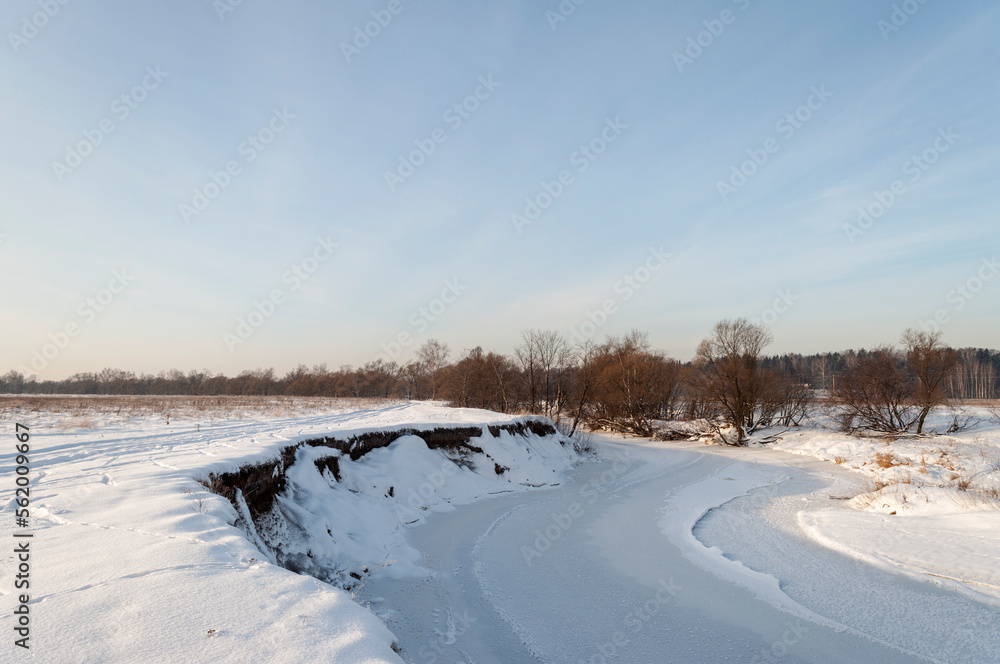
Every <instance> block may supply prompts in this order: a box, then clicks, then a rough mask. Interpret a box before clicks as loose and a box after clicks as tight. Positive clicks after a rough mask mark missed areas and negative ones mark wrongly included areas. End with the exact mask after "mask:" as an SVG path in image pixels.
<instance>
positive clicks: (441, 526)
mask: <svg viewBox="0 0 1000 664" xmlns="http://www.w3.org/2000/svg"><path fill="white" fill-rule="evenodd" d="M357 407H358V405H357V404H353V405H352V406H351V407H345V408H344V409H342V410H338V409H337V408H336V407H331V406H330V405H329V403H327V404H326V405H325V406H323V405H322V404H319V403H316V404H313V405H312V406H310V407H309V408H303V409H296V408H295V407H294V405H292V406H290V405H289V404H276V408H280V409H281V410H282V411H283V412H282V413H280V414H279V413H274V412H269V413H265V414H261V413H257V414H254V413H233V414H230V415H229V416H226V417H217V416H215V415H213V414H209V413H198V412H193V411H187V412H174V413H171V414H170V419H169V423H168V421H167V418H166V417H164V416H163V415H162V414H154V415H149V416H143V417H142V418H137V417H135V416H134V415H131V414H125V415H121V416H118V415H116V414H115V413H114V412H112V410H113V408H103V409H98V410H96V411H95V412H93V413H90V414H87V413H83V414H81V413H73V414H62V415H61V414H57V413H52V412H49V413H45V412H39V413H25V412H18V413H14V414H13V417H14V419H18V418H20V419H18V421H20V422H21V423H23V424H27V425H28V426H31V427H32V440H31V443H32V446H33V449H32V453H31V455H30V457H31V467H32V474H31V477H32V507H31V521H32V523H31V529H30V530H31V532H33V533H34V538H33V540H32V547H33V549H32V564H33V567H32V575H33V576H32V579H31V581H32V585H31V589H30V592H31V595H32V603H31V605H30V606H31V611H32V613H31V616H32V623H31V624H32V641H31V645H32V653H33V654H37V655H38V656H39V657H41V658H42V660H43V661H53V662H64V661H65V662H70V661H87V662H97V663H102V662H134V661H145V662H151V663H155V662H174V661H213V662H216V661H217V662H278V663H281V662H312V661H333V662H399V661H401V660H404V661H422V662H431V661H437V662H446V661H447V662H455V661H460V662H471V661H475V662H477V663H478V664H489V663H490V662H495V663H501V662H522V661H533V660H535V661H546V662H573V663H574V664H578V663H579V662H595V663H596V662H605V661H634V662H668V661H676V662H685V663H688V662H718V661H741V662H746V661H824V662H826V661H838V662H856V661H879V662H906V661H914V659H925V660H930V661H948V662H979V661H998V660H1000V635H998V634H997V633H996V631H995V630H994V629H992V628H991V626H993V625H995V624H996V621H997V619H998V618H1000V608H998V607H1000V593H998V590H1000V588H998V587H1000V566H998V555H997V551H1000V546H998V545H1000V510H996V509H995V508H994V504H993V503H992V502H991V501H990V499H989V494H988V490H989V489H990V487H991V486H994V483H995V482H996V480H997V468H996V459H998V458H1000V455H998V454H997V451H998V450H1000V431H998V429H1000V427H997V426H995V425H994V424H992V423H989V422H986V421H984V422H983V423H981V424H980V425H978V426H977V427H976V428H973V429H971V430H969V431H967V432H961V433H958V434H955V435H949V436H938V437H927V438H916V439H900V440H896V441H892V442H890V443H889V444H888V445H886V442H885V441H882V440H875V439H863V438H857V437H852V436H847V435H845V434H842V433H839V432H835V431H832V430H831V429H829V428H825V427H822V426H817V425H815V424H813V425H810V426H807V427H803V428H800V429H793V430H791V431H789V432H785V433H782V434H781V438H782V440H781V441H780V442H778V443H777V444H776V445H773V446H771V445H769V446H767V447H754V448H749V449H733V448H729V447H723V446H713V445H704V444H700V443H694V442H652V441H648V440H637V439H624V438H622V437H621V436H599V437H597V439H596V440H595V443H594V446H595V449H596V452H597V454H596V455H595V457H594V458H592V459H590V460H589V461H590V462H588V463H580V461H581V459H580V457H579V455H578V454H577V453H576V452H575V451H574V450H573V449H572V446H570V445H563V444H561V443H560V439H559V438H558V437H556V436H548V437H537V436H534V435H531V434H528V435H524V436H520V435H518V436H515V435H511V434H510V433H509V432H507V431H501V432H500V433H499V435H498V436H496V437H494V436H493V434H492V433H490V432H489V430H488V429H487V428H486V427H487V426H488V425H501V424H506V423H510V422H511V421H512V420H511V418H510V417H509V416H507V415H501V414H497V413H490V412H486V411H478V410H470V409H449V408H445V407H442V406H440V405H435V404H415V403H410V404H398V403H397V404H390V403H386V404H378V405H370V406H368V407H366V408H365V409H362V410H358V409H357ZM946 417H947V416H946V415H945V416H942V417H941V418H940V419H939V420H938V421H937V422H936V424H937V425H941V424H942V423H945V422H946ZM11 421H13V420H11ZM84 423H86V426H87V427H88V428H80V427H81V426H82V425H83V424H84ZM469 426H475V427H479V428H482V435H479V436H474V437H473V438H472V439H471V440H470V441H469V443H468V445H469V446H470V447H478V448H481V449H482V452H481V453H479V452H471V451H470V452H467V453H464V454H462V453H460V452H459V451H457V450H455V449H449V448H444V447H436V448H434V449H431V448H429V447H428V445H427V442H426V441H425V440H424V439H422V438H421V437H419V436H417V435H412V434H404V435H401V437H399V438H397V439H395V440H394V441H393V442H392V444H390V445H389V446H387V447H382V448H378V449H374V450H372V451H370V452H369V453H367V454H365V455H364V456H362V457H360V458H359V459H357V460H356V461H352V460H350V457H349V456H348V455H346V454H341V453H340V452H338V451H337V450H336V449H333V448H330V447H322V446H317V447H312V446H309V445H303V446H301V447H298V448H297V449H296V450H295V452H294V454H295V462H294V463H292V464H290V465H288V466H287V467H284V466H281V467H280V468H279V469H278V470H276V472H284V473H285V479H286V481H287V490H286V491H285V493H284V494H282V496H281V497H280V498H279V499H278V500H277V501H276V503H275V507H274V508H273V510H272V512H271V513H270V515H269V517H268V519H270V520H268V519H263V520H262V519H260V518H258V519H256V521H257V522H258V524H264V526H265V527H264V528H262V529H261V531H260V532H257V528H256V527H254V528H250V527H248V526H247V524H249V523H252V522H253V519H251V518H250V517H249V516H248V514H246V513H245V510H246V509H247V508H246V504H245V503H242V504H240V502H239V501H237V505H238V506H237V507H234V506H233V504H231V503H230V502H229V501H228V500H227V499H225V498H222V497H221V496H218V495H216V494H213V493H211V492H209V491H208V490H207V489H206V488H205V486H204V485H203V484H202V483H201V482H200V480H205V479H206V478H208V477H209V476H210V475H212V474H214V475H218V474H220V473H225V472H231V471H234V470H236V469H238V468H240V467H242V466H245V465H246V464H263V463H268V462H273V461H274V460H275V459H279V458H281V453H282V451H283V450H285V449H286V448H288V447H289V446H291V445H294V444H296V443H298V442H300V441H304V440H307V439H315V438H322V437H323V436H328V435H329V436H336V437H337V438H338V439H340V440H346V439H348V438H350V437H351V436H354V435H358V434H361V433H364V432H368V431H376V430H377V431H388V430H391V431H396V432H402V431H404V430H407V431H424V430H429V429H433V428H436V427H469ZM91 427H92V428H91ZM769 433H776V432H769ZM942 452H943V453H944V454H942ZM886 453H890V454H891V459H889V458H888V457H885V456H884V455H885V454H886ZM876 454H880V455H883V456H882V457H881V458H882V459H883V460H887V461H888V462H884V463H883V464H882V465H881V466H880V465H879V463H878V462H877V457H876ZM331 456H338V461H339V464H338V469H339V473H340V480H339V481H335V480H334V479H333V478H332V477H331V476H330V471H329V470H321V468H320V467H319V466H317V464H316V463H314V462H315V461H318V460H324V459H327V458H329V457H331ZM456 462H457V463H456ZM2 464H3V465H0V477H7V478H10V477H13V475H12V465H11V457H10V456H6V457H4V458H3V459H2ZM883 466H884V467H883ZM498 470H502V472H501V473H498V472H497V471H498ZM921 470H926V472H921ZM956 473H957V474H958V475H959V477H960V479H959V480H955V479H952V475H953V474H956ZM904 480H908V482H904ZM964 480H968V484H967V485H965V486H964V490H963V487H962V486H961V484H962V482H963V481H964ZM876 482H878V483H880V484H883V485H884V486H881V487H880V488H876V487H877V486H878V485H876ZM12 484H13V483H12V482H11V483H7V484H6V485H4V486H0V502H2V504H3V505H5V506H7V507H10V508H13V507H14V496H13V491H12V489H13V486H12ZM893 512H895V514H893ZM4 521H5V522H4V524H3V528H4V530H3V532H0V536H2V537H7V538H8V539H7V541H8V542H9V541H12V538H11V537H10V536H11V526H12V523H11V520H10V519H5V520H4ZM279 535H280V537H281V542H282V546H283V547H284V548H283V549H282V551H281V553H282V555H286V557H287V554H297V555H298V556H299V557H298V558H295V559H297V560H299V561H300V564H301V566H302V568H304V569H309V570H310V571H313V572H316V573H317V574H318V573H319V570H320V569H324V570H326V571H327V573H328V575H329V576H330V577H331V578H333V579H335V580H336V581H338V582H342V583H347V584H351V583H354V582H355V581H357V583H355V585H354V588H353V589H351V590H344V589H341V588H340V587H337V586H336V585H335V584H330V583H325V582H323V581H321V580H319V579H318V578H315V577H314V576H310V575H308V574H296V573H294V572H293V571H290V570H289V569H286V568H284V567H282V566H280V565H277V564H274V563H275V561H276V554H275V551H273V550H272V549H270V548H269V547H268V546H267V544H266V543H265V542H267V541H272V543H273V540H274V538H275V537H276V536H279ZM290 559H291V558H290ZM380 564H384V566H380ZM366 568H367V569H368V570H369V572H365V571H364V570H365V569H366ZM14 570H15V560H14V557H13V556H11V555H10V554H8V555H7V556H4V557H2V558H0V576H2V579H0V594H2V595H3V597H2V601H3V602H4V603H5V604H6V605H11V604H12V603H13V600H14V598H13V597H12V594H13V590H12V589H13V583H12V576H13V574H14ZM331 570H332V571H333V572H332V573H330V572H331ZM351 572H354V573H355V574H357V576H361V577H362V581H363V583H362V582H361V581H358V580H357V579H356V578H354V577H352V576H351ZM359 572H360V573H359ZM901 575H902V576H901ZM352 579H353V580H352ZM12 625H13V617H12V616H11V615H10V613H6V614H3V615H2V617H0V629H4V630H7V631H8V633H10V630H11V627H12ZM397 642H398V644H399V646H397V647H401V649H402V656H400V655H399V654H397V653H396V652H394V650H393V645H394V644H395V643H397Z"/></svg>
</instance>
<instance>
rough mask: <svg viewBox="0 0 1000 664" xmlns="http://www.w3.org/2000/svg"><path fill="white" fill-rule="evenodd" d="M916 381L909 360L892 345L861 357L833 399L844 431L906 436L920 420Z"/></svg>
mask: <svg viewBox="0 0 1000 664" xmlns="http://www.w3.org/2000/svg"><path fill="white" fill-rule="evenodd" d="M913 395H914V380H913V378H912V376H910V374H909V373H908V372H907V371H906V360H905V358H904V357H903V356H902V354H901V353H899V352H898V351H897V350H895V349H894V348H892V347H891V346H881V347H879V348H876V349H875V350H873V351H871V352H869V353H864V354H858V355H857V356H856V357H855V358H854V359H853V361H852V362H850V363H849V364H848V367H847V370H846V371H845V372H844V375H843V376H841V378H840V380H839V381H837V389H836V391H835V393H834V397H835V399H836V400H837V402H838V403H839V404H840V407H841V409H842V410H841V418H842V425H843V428H844V429H846V430H849V431H857V430H860V429H867V430H871V431H880V432H885V433H903V432H905V431H908V430H909V429H910V427H912V426H913V424H914V423H915V422H916V421H917V419H918V418H919V417H920V409H919V408H916V407H915V406H914V405H913Z"/></svg>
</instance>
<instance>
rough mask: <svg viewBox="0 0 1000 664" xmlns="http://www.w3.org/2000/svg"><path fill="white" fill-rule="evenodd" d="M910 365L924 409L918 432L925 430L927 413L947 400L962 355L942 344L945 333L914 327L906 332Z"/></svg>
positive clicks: (916, 396)
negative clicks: (948, 386) (950, 380)
mask: <svg viewBox="0 0 1000 664" xmlns="http://www.w3.org/2000/svg"><path fill="white" fill-rule="evenodd" d="M902 343H903V347H904V348H905V349H906V364H907V366H908V367H909V369H910V372H911V373H912V374H913V376H914V377H915V378H916V380H917V385H916V390H915V391H914V394H913V399H914V403H915V404H916V405H917V407H918V408H920V416H919V417H918V418H917V433H918V434H919V433H923V431H924V422H925V421H926V419H927V415H928V414H929V413H930V412H931V409H933V408H934V407H935V406H939V405H941V404H942V403H944V401H945V398H946V394H945V389H944V386H945V381H946V380H947V379H948V377H949V375H951V373H952V371H954V369H955V366H956V365H957V364H958V354H957V353H956V352H955V351H954V350H953V349H951V348H948V347H947V346H945V345H944V344H942V343H941V332H940V331H938V332H934V333H928V332H919V331H917V330H914V329H912V328H911V329H909V330H906V331H905V332H904V333H903V339H902Z"/></svg>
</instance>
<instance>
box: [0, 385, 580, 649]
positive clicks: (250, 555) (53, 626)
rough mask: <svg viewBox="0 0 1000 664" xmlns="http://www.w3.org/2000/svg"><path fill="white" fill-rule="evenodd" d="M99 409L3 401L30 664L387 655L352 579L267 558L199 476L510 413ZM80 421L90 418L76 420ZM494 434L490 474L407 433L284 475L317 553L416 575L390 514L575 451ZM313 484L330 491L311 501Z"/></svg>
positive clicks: (439, 506)
mask: <svg viewBox="0 0 1000 664" xmlns="http://www.w3.org/2000/svg"><path fill="white" fill-rule="evenodd" d="M283 407H284V406H283ZM96 410H97V412H90V413H66V412H56V413H52V412H35V413H30V412H20V413H9V414H8V416H10V417H11V419H9V420H7V421H6V422H5V427H4V428H5V435H7V437H8V438H9V441H8V442H9V443H10V444H9V445H7V446H6V447H7V448H8V450H11V451H13V445H14V443H15V440H14V435H15V434H14V425H15V422H19V423H21V424H23V425H26V426H28V427H30V432H31V439H30V441H29V442H30V445H31V451H30V453H29V454H28V457H29V460H30V468H31V473H30V478H31V495H30V499H31V505H30V508H29V509H30V528H29V529H28V531H24V530H21V529H18V530H19V531H20V532H32V533H33V535H34V537H33V538H32V540H31V544H30V547H31V549H30V550H31V560H30V563H31V577H30V588H29V589H28V590H27V591H26V592H28V593H29V594H30V598H31V601H30V604H29V607H30V629H31V632H30V634H31V636H30V641H29V642H28V643H29V645H30V650H31V652H32V653H36V654H38V655H39V656H40V657H41V658H42V660H41V661H48V662H138V661H143V662H182V661H183V662H191V661H194V662H295V663H296V664H298V663H302V662H320V661H323V662H326V661H340V662H386V661H393V662H398V661H399V659H398V657H397V656H396V655H395V654H394V653H393V651H392V649H391V647H390V646H391V644H392V643H393V640H394V638H393V636H392V634H391V633H390V632H389V631H388V630H387V629H386V627H385V626H384V625H383V624H382V622H381V621H379V620H378V618H376V617H375V616H374V615H373V614H372V613H370V612H369V611H368V610H367V609H365V608H363V607H362V606H360V605H359V604H358V603H356V602H354V601H353V600H352V597H351V595H350V594H348V593H347V592H345V591H343V590H340V589H337V588H335V587H332V586H330V585H328V584H326V583H322V582H320V581H317V580H316V579H314V578H312V577H310V576H307V575H298V574H294V573H292V572H289V571H288V570H286V569H283V568H281V567H279V566H276V565H273V564H270V563H269V562H268V552H267V551H261V550H260V548H259V547H255V546H254V545H253V544H251V542H250V541H248V539H247V537H246V536H245V533H244V532H243V531H241V530H240V529H239V528H237V527H235V526H234V524H235V523H236V522H237V520H238V515H237V513H236V510H235V509H234V507H233V506H232V505H231V504H230V503H229V501H227V500H225V499H224V498H222V497H220V496H218V495H215V494H213V493H211V492H209V491H208V490H207V489H206V487H205V486H204V485H203V484H202V483H200V482H199V480H204V479H205V478H207V477H208V476H209V475H210V474H212V473H221V472H225V471H231V470H235V469H236V468H238V467H240V466H242V465H244V464H247V463H255V462H260V461H265V460H269V459H273V458H274V457H275V456H276V455H277V454H278V452H279V450H280V449H282V448H283V447H285V446H287V445H288V444H290V443H292V442H295V441H297V440H301V439H305V438H309V437H315V436H320V435H324V434H331V433H333V434H337V435H340V436H345V437H346V436H349V435H351V434H353V433H357V432H359V431H363V430H367V429H378V430H385V429H394V428H396V429H398V428H402V427H404V426H405V427H418V428H419V427H424V426H426V427H435V426H445V427H454V426H460V425H464V424H476V425H488V424H495V423H504V422H507V421H509V420H510V419H511V418H509V417H507V416H503V415H498V414H495V413H488V412H484V411H470V410H461V409H449V408H443V407H436V406H426V405H405V404H404V405H390V406H382V407H374V408H372V409H369V410H356V404H350V403H348V404H346V412H341V413H336V412H335V411H336V410H337V409H336V406H335V405H334V406H332V407H331V406H330V405H329V402H327V406H326V407H325V408H324V409H323V410H325V412H324V414H321V415H316V414H306V415H299V416H298V417H285V418H282V417H277V418H275V417H266V415H267V414H268V413H265V416H264V417H262V416H261V413H260V412H259V410H252V411H250V412H248V413H247V415H249V416H251V417H254V418H255V419H258V420H259V421H257V422H253V421H251V422H234V421H232V420H230V419H227V417H226V416H220V415H219V414H218V413H213V412H208V413H205V412H201V413H199V412H189V411H185V412H184V413H180V412H178V413H175V414H174V416H173V418H172V419H170V420H169V423H168V420H167V419H166V418H164V417H162V416H156V417H150V418H147V417H142V418H137V416H135V415H134V414H131V413H129V414H123V415H120V416H118V417H117V419H116V417H115V415H114V414H112V413H108V412H101V411H100V409H96ZM308 410H309V411H315V410H316V409H312V408H310V409H308ZM67 418H73V419H67ZM80 418H85V419H86V421H87V422H86V426H87V427H88V428H86V429H79V428H75V427H74V426H73V425H74V423H77V422H79V421H80ZM487 436H488V434H487ZM504 436H507V434H502V436H501V439H493V438H492V437H489V438H490V440H488V441H484V442H483V443H482V445H483V447H484V448H487V449H488V451H490V452H492V453H493V454H494V455H495V458H496V459H497V460H498V461H497V462H498V463H501V464H504V465H508V466H511V467H513V470H511V471H510V472H509V473H505V474H504V476H500V475H498V474H497V473H496V472H495V470H494V468H493V466H492V465H491V466H490V467H489V468H488V469H487V470H488V475H492V476H493V477H492V479H489V478H488V476H487V475H486V474H485V473H484V474H483V475H478V474H476V473H473V472H471V471H469V470H466V469H462V468H458V467H456V466H455V464H453V463H451V462H450V461H449V460H448V459H447V457H446V456H445V454H444V453H442V452H441V451H438V450H429V449H428V448H427V446H426V445H423V444H422V442H421V441H420V440H419V439H416V438H414V437H404V438H401V439H399V440H397V441H396V442H395V443H394V445H393V446H392V447H391V448H386V449H380V450H375V451H373V452H372V453H370V454H369V455H367V456H366V457H363V461H364V462H363V463H356V464H355V463H351V462H345V463H342V464H341V468H342V469H343V473H344V477H343V478H342V482H341V483H340V484H338V485H337V487H336V488H335V490H331V489H330V487H329V485H327V484H325V483H322V478H321V476H320V474H319V473H318V471H317V470H316V467H315V465H313V464H309V463H305V461H308V460H309V459H303V463H301V464H300V465H297V466H295V467H293V470H295V471H296V472H297V473H298V476H297V477H296V478H295V479H294V480H292V483H293V484H294V483H295V482H301V484H300V485H298V486H299V488H300V489H301V490H302V491H304V492H306V493H307V494H309V495H305V496H302V501H301V502H302V504H303V505H304V506H305V508H308V507H312V508H313V509H314V510H315V511H316V513H315V514H314V515H312V521H313V525H314V526H315V527H321V526H325V525H331V526H332V527H333V528H336V529H337V531H336V533H335V536H334V537H329V536H328V537H327V538H326V541H327V544H328V549H329V550H328V551H326V552H317V553H328V554H331V555H332V554H340V555H341V556H342V557H343V560H345V561H356V560H357V559H361V558H367V559H368V562H369V564H374V563H378V562H381V561H384V560H386V559H389V560H395V561H396V562H395V564H394V565H392V566H390V567H388V568H386V569H387V570H393V571H394V572H397V573H401V574H406V573H417V572H418V571H419V570H418V569H416V568H415V566H414V564H413V562H412V561H413V560H414V558H415V555H416V554H415V552H413V551H412V549H410V548H409V547H408V546H407V545H406V543H405V541H403V540H402V538H401V537H399V533H400V532H401V530H402V528H403V527H404V526H405V524H404V523H403V522H402V521H401V520H400V518H399V517H397V514H398V515H401V516H404V517H408V518H407V519H406V520H407V521H414V520H417V519H419V518H420V517H419V515H420V513H422V512H423V511H424V510H425V509H428V510H431V511H441V510H446V509H454V508H453V507H451V503H452V502H454V503H461V502H463V501H469V500H473V499H474V498H475V497H477V496H479V495H482V494H485V493H488V492H495V491H516V490H525V489H526V488H528V487H526V486H525V485H526V484H527V483H528V482H534V483H536V484H540V483H544V482H552V481H556V480H554V479H553V478H555V477H557V476H558V472H554V471H558V470H559V469H561V468H565V467H566V465H567V464H568V462H569V460H570V458H571V455H570V452H567V451H565V450H562V451H560V450H557V449H555V448H561V446H560V445H558V443H550V444H549V445H537V446H536V447H535V448H533V449H532V450H531V451H528V450H525V449H523V447H518V446H516V445H515V444H514V443H513V441H512V440H510V439H509V436H508V437H507V438H504ZM553 446H554V447H553ZM319 449H321V448H307V449H306V450H304V452H305V453H306V454H307V455H308V454H315V453H316V452H317V451H318V450H319ZM327 452H329V450H327ZM532 452H534V454H532ZM13 461H14V457H13V455H11V454H5V456H4V457H3V461H2V463H0V477H2V478H5V480H6V481H5V482H4V484H3V486H2V491H0V496H2V501H3V505H4V506H5V507H6V508H8V509H5V510H4V513H5V514H6V515H7V518H5V519H4V523H3V530H2V535H0V536H3V537H4V539H5V541H7V542H13V541H14V539H13V537H12V530H14V508H15V497H14V479H15V475H14V464H13ZM310 470H311V471H312V472H311V473H310V472H308V471H310ZM439 475H440V476H441V478H446V480H447V481H446V482H443V481H441V480H439V479H438V476H439ZM536 475H537V477H535V476H536ZM390 484H393V485H395V487H396V489H395V490H394V492H393V493H395V494H396V496H398V497H400V498H401V500H399V501H394V504H390V501H388V500H384V499H383V500H382V501H381V504H380V502H379V500H378V496H377V495H376V494H379V495H381V494H383V493H384V492H385V491H387V490H388V486H389V485H390ZM369 485H370V488H369ZM428 487H429V488H428ZM411 492H414V493H415V494H416V495H417V496H418V497H420V498H417V499H412V498H411V496H412V495H413V494H411ZM320 494H325V495H323V496H322V498H323V499H324V500H327V501H328V502H326V504H319V502H318V501H317V500H316V498H318V497H319V496H320ZM352 498H353V500H351V499H352ZM394 506H402V507H403V508H404V509H401V510H396V511H394V510H393V509H392V508H393V507H394ZM290 509H304V508H301V507H299V508H296V507H295V506H290ZM309 520H310V519H303V520H302V523H307V522H309ZM324 520H326V521H325V522H324ZM334 540H336V541H334ZM313 541H319V538H316V539H315V540H313ZM18 564H19V563H18V561H17V560H16V557H15V556H14V555H11V554H8V555H6V556H4V557H3V559H2V561H0V578H2V579H3V582H2V585H0V596H2V598H3V600H2V601H3V604H4V606H7V607H10V608H11V611H12V610H13V606H14V600H15V599H16V594H15V589H14V576H15V574H16V573H17V568H18ZM20 592H25V591H18V594H19V593H20ZM11 611H8V610H5V611H4V612H3V616H2V618H0V628H2V629H3V631H4V633H6V634H13V631H12V627H13V626H14V622H15V617H14V616H13V615H12V612H11ZM9 646H10V644H5V645H4V650H3V651H4V652H5V653H6V652H9V649H8V647H9ZM6 656H7V655H6V654H5V655H4V657H6Z"/></svg>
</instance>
